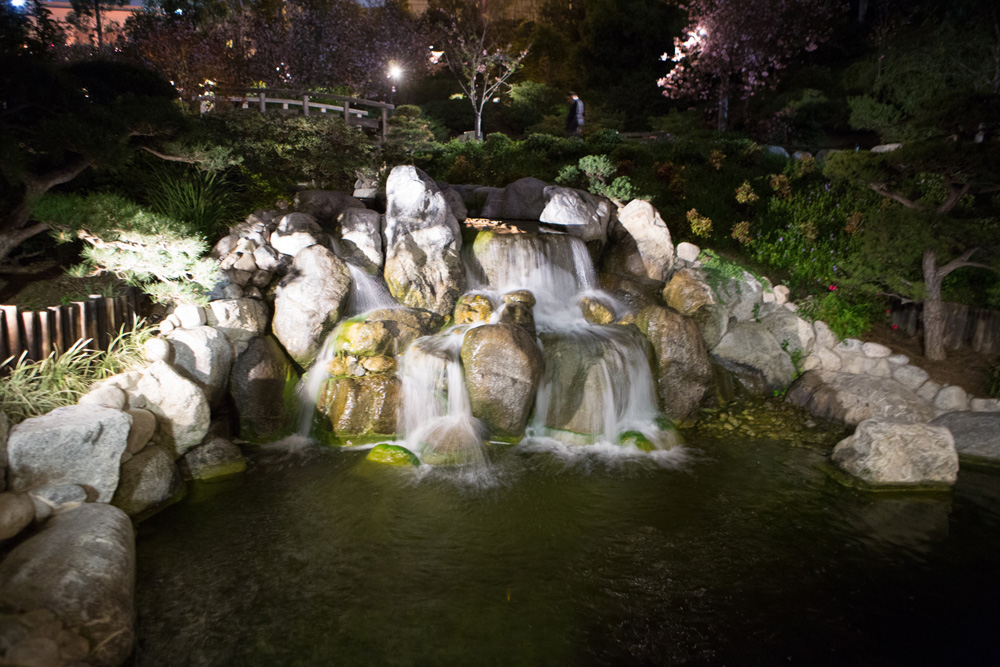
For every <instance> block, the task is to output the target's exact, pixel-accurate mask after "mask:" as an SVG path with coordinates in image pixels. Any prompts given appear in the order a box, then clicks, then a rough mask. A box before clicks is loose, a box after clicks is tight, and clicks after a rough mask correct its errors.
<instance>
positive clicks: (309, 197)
mask: <svg viewBox="0 0 1000 667" xmlns="http://www.w3.org/2000/svg"><path fill="white" fill-rule="evenodd" d="M292 205H293V206H294V207H295V210H296V211H299V212H301V213H306V214H308V215H310V216H312V217H313V218H315V219H316V222H317V223H319V225H320V226H321V227H322V228H323V229H326V230H330V229H332V228H333V226H334V223H335V222H336V221H337V218H338V217H339V216H340V215H341V214H342V213H343V212H345V211H348V210H352V209H363V208H365V205H364V204H363V203H361V201H360V200H358V199H355V198H354V197H352V196H351V195H349V194H346V193H343V192H338V191H336V190H302V191H301V192H297V193H296V194H295V200H294V201H293V202H292Z"/></svg>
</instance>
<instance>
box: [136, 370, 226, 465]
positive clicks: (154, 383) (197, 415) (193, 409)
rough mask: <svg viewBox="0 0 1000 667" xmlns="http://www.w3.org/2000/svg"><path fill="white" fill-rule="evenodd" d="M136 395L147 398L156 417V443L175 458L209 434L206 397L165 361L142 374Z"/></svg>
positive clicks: (209, 414) (209, 419)
mask: <svg viewBox="0 0 1000 667" xmlns="http://www.w3.org/2000/svg"><path fill="white" fill-rule="evenodd" d="M135 395H137V396H141V397H142V398H144V399H145V401H146V405H147V408H148V409H149V411H150V412H152V413H153V414H155V415H156V434H155V435H154V436H153V442H155V443H156V444H158V445H162V446H164V447H166V448H167V450H169V451H170V452H171V453H172V454H173V455H174V458H177V457H179V456H182V455H183V454H184V452H186V451H187V450H189V449H191V448H192V447H194V446H195V445H197V444H198V443H199V442H201V440H202V438H204V437H205V434H206V433H207V432H208V426H209V424H210V423H211V418H212V415H211V410H210V409H209V405H208V399H207V398H205V393H204V392H203V391H202V390H201V389H200V388H199V387H198V385H196V384H195V383H193V382H191V381H190V380H188V379H187V378H184V377H182V376H181V375H180V374H178V373H177V371H175V370H174V369H173V368H171V367H170V365H169V364H168V363H166V362H165V361H157V362H155V363H153V364H152V365H150V366H149V367H148V368H146V370H145V371H143V373H142V378H141V379H140V380H139V383H138V385H137V386H136V389H135ZM132 404H133V405H134V404H135V401H134V400H133V401H132Z"/></svg>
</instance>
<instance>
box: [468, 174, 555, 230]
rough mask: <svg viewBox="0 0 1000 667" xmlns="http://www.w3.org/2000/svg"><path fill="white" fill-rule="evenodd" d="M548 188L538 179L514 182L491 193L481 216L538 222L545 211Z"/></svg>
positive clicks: (524, 179) (492, 218) (493, 218)
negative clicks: (546, 189) (546, 190)
mask: <svg viewBox="0 0 1000 667" xmlns="http://www.w3.org/2000/svg"><path fill="white" fill-rule="evenodd" d="M547 187H548V184H547V183H546V182H545V181H540V180H538V179H537V178H530V177H529V178H522V179H520V180H518V181H514V182H513V183H511V184H510V185H508V186H507V187H505V188H502V189H499V190H494V191H492V192H490V193H489V195H488V196H487V198H486V204H485V205H483V210H482V212H481V213H480V215H481V217H483V218H490V219H491V220H538V219H539V217H540V216H541V215H542V211H544V210H545V205H546V197H545V188H547Z"/></svg>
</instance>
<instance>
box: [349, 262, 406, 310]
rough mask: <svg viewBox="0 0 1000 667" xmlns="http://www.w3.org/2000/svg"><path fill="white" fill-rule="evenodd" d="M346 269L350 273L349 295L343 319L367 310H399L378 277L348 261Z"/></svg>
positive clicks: (397, 304)
mask: <svg viewBox="0 0 1000 667" xmlns="http://www.w3.org/2000/svg"><path fill="white" fill-rule="evenodd" d="M347 268H348V270H349V271H350V272H351V293H350V295H349V296H348V301H347V308H346V310H345V313H344V316H345V317H354V316H355V315H360V314H361V313H367V312H368V311H369V310H376V309H378V308H399V307H400V305H399V303H397V302H396V300H395V299H393V298H392V294H390V293H389V288H388V287H386V285H385V282H384V281H382V280H381V279H380V278H379V277H378V276H373V275H372V274H370V273H368V272H367V271H365V270H364V269H363V268H361V267H360V266H358V265H357V264H355V263H354V262H352V261H350V260H348V261H347Z"/></svg>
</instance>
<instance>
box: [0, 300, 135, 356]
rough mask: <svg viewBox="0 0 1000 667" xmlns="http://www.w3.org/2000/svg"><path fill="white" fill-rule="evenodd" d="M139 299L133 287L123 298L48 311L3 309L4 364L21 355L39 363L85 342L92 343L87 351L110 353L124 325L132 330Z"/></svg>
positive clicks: (0, 330)
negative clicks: (51, 355)
mask: <svg viewBox="0 0 1000 667" xmlns="http://www.w3.org/2000/svg"><path fill="white" fill-rule="evenodd" d="M138 299H139V293H138V290H136V289H135V288H131V287H130V288H129V289H127V290H126V291H125V293H124V294H121V295H119V296H115V297H107V296H101V295H99V294H92V295H90V296H89V297H88V298H87V299H85V300H81V301H73V302H72V303H68V304H63V305H60V306H50V307H48V308H45V309H44V310H21V309H20V308H19V307H18V306H0V362H2V361H4V360H5V359H8V358H10V357H13V358H14V360H15V361H16V360H17V359H18V358H19V357H20V356H21V354H24V355H25V357H26V358H27V359H29V360H32V361H39V360H41V359H45V358H46V357H48V356H49V355H50V354H52V353H53V352H57V353H58V352H62V351H65V350H67V349H69V348H70V347H71V346H72V345H73V344H75V343H77V342H78V341H81V340H89V341H90V342H88V343H87V345H86V348H87V349H91V350H106V349H108V344H109V343H110V342H111V341H112V340H113V339H114V338H115V336H117V335H118V331H119V330H120V329H121V327H122V326H123V325H125V326H131V324H132V321H133V318H134V317H135V315H136V314H137V313H138ZM11 363H13V362H11Z"/></svg>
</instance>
